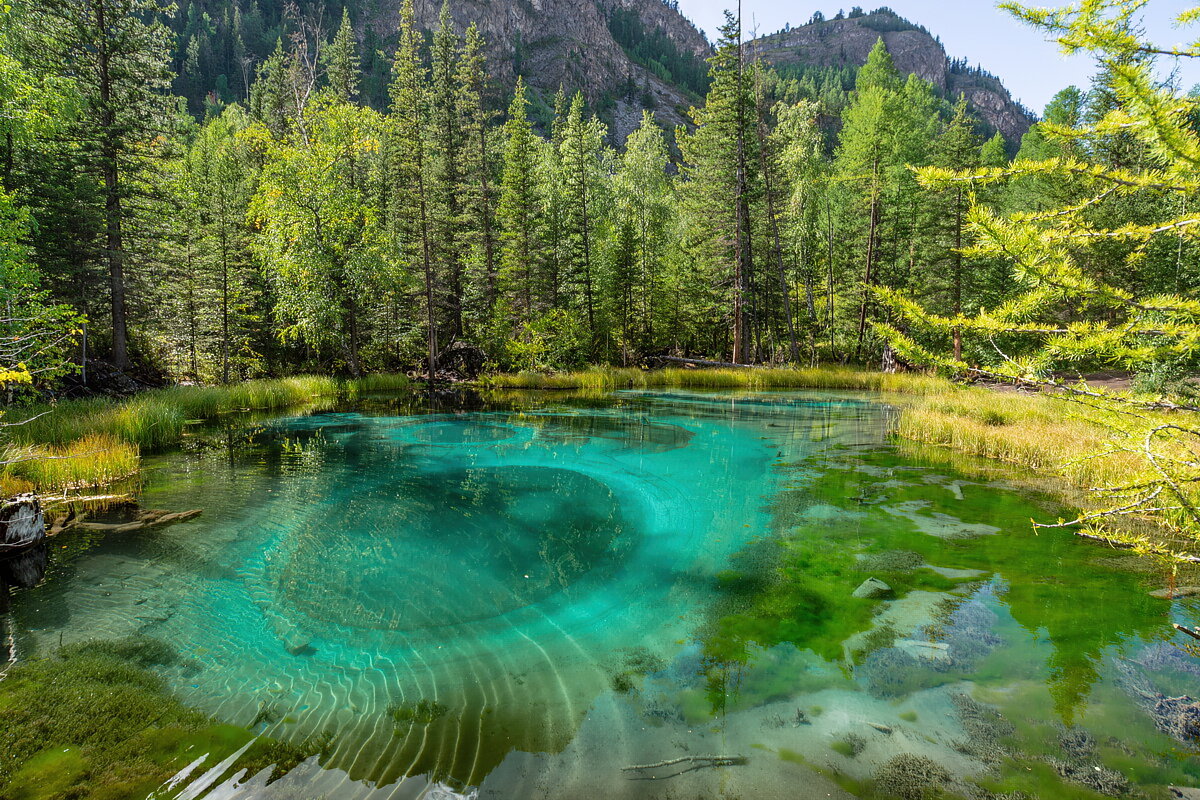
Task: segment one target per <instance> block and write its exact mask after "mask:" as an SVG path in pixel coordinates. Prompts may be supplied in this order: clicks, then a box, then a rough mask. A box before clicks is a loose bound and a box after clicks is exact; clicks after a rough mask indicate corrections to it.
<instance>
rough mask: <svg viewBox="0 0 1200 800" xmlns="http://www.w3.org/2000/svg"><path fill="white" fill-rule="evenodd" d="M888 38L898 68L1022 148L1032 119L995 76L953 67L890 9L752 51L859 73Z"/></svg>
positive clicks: (816, 26) (784, 62)
mask: <svg viewBox="0 0 1200 800" xmlns="http://www.w3.org/2000/svg"><path fill="white" fill-rule="evenodd" d="M880 37H883V41H884V44H885V45H887V49H888V52H889V53H891V55H892V60H893V61H894V62H895V64H896V68H897V69H899V70H900V72H901V73H904V74H908V73H913V74H916V75H917V76H919V77H921V78H924V79H925V80H927V81H929V82H930V83H932V84H933V85H934V87H935V88H936V89H937V90H938V91H939V92H940V93H941V94H943V95H944V96H945V97H947V98H949V99H952V100H953V99H957V98H958V96H959V95H960V94H962V95H965V96H966V98H967V101H968V102H969V103H970V105H971V107H972V108H973V110H974V112H975V113H976V115H978V116H979V118H980V119H981V120H983V122H985V123H986V124H987V125H988V126H989V127H991V128H994V129H996V130H998V131H1000V132H1001V133H1002V134H1004V137H1005V138H1006V139H1007V140H1008V141H1009V142H1017V141H1019V140H1020V138H1021V136H1022V135H1023V134H1024V133H1025V132H1026V131H1027V130H1029V126H1030V124H1032V122H1033V121H1034V118H1033V116H1032V115H1031V114H1030V113H1029V112H1028V111H1027V110H1026V109H1025V108H1023V107H1022V106H1021V105H1020V104H1019V103H1017V102H1016V101H1015V100H1013V98H1012V95H1010V94H1009V92H1008V90H1007V89H1005V88H1004V84H1003V83H1001V82H1000V79H999V78H997V77H995V76H994V75H990V74H988V73H986V72H984V71H982V70H979V69H975V68H970V67H967V66H966V63H965V62H961V61H953V60H951V59H950V58H949V57H948V56H947V55H946V50H945V48H944V47H942V44H941V42H940V41H938V40H937V39H936V38H934V36H933V35H932V34H930V33H929V32H928V31H927V30H925V29H924V28H922V27H920V26H917V25H914V24H912V23H911V22H908V21H907V20H905V19H903V18H901V17H900V16H898V15H896V14H895V13H894V12H892V11H891V10H889V9H886V8H881V9H878V10H876V11H873V12H871V13H870V14H864V15H862V16H855V17H850V18H840V19H839V18H835V19H830V20H821V19H820V18H819V17H818V18H817V20H815V21H813V22H811V23H809V24H808V25H803V26H801V27H798V28H789V29H785V30H783V31H780V32H778V33H773V34H771V35H769V36H763V37H760V38H759V39H757V40H755V42H754V44H753V47H754V49H755V50H756V51H757V52H758V53H759V55H761V56H762V58H763V59H764V60H766V61H768V62H770V63H771V64H774V65H776V66H778V67H781V68H784V69H786V68H787V67H789V66H795V67H834V68H841V67H859V66H862V65H863V64H865V63H866V61H867V55H868V54H869V53H870V52H871V48H872V47H873V46H874V45H875V42H877V41H878V40H879V38H880Z"/></svg>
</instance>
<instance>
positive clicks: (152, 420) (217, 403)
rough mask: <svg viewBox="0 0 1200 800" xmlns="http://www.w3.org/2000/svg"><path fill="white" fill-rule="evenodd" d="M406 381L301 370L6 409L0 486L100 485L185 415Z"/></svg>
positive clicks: (400, 386) (395, 386)
mask: <svg viewBox="0 0 1200 800" xmlns="http://www.w3.org/2000/svg"><path fill="white" fill-rule="evenodd" d="M408 387H409V381H408V378H406V377H405V376H403V375H372V376H369V377H366V378H360V379H358V380H351V381H339V380H337V379H335V378H330V377H325V376H317V375H305V376H299V377H294V378H278V379H266V380H255V381H245V382H243V383H238V384H233V385H230V386H175V387H171V388H169V389H154V390H151V391H148V392H143V393H141V394H138V395H135V396H134V397H131V398H129V399H128V400H122V401H113V400H107V399H103V398H98V399H89V400H70V401H65V402H61V403H56V404H53V405H41V406H30V407H22V408H19V409H13V410H11V411H9V412H8V413H7V415H6V417H7V419H6V421H8V422H18V421H20V420H28V421H27V422H24V423H23V424H19V425H13V426H12V427H10V428H8V429H7V431H6V432H7V435H8V443H7V446H6V449H5V457H4V460H5V461H12V462H13V463H11V464H9V465H7V467H5V468H4V470H3V471H2V472H0V488H3V489H24V490H26V491H28V490H29V489H34V490H37V491H50V490H60V489H75V488H82V487H94V486H103V485H105V484H109V483H112V482H114V481H118V480H122V479H124V478H127V477H129V476H131V475H133V474H135V473H136V472H137V470H138V454H139V452H140V451H154V450H162V449H165V448H168V447H172V446H174V445H176V444H178V442H179V440H180V438H181V437H182V436H183V432H184V427H185V425H186V424H187V423H188V422H191V421H201V420H209V419H214V418H216V417H219V416H221V415H222V414H229V413H233V412H238V411H262V410H272V409H280V408H288V407H290V406H296V405H300V404H302V403H305V402H308V401H310V400H314V399H316V398H320V397H350V398H354V397H361V396H362V395H365V394H369V393H371V392H385V391H402V390H404V389H407V388H408Z"/></svg>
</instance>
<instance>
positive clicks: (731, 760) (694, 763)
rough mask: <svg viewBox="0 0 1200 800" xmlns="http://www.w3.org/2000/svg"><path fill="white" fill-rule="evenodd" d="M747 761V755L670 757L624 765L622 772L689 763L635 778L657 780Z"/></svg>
mask: <svg viewBox="0 0 1200 800" xmlns="http://www.w3.org/2000/svg"><path fill="white" fill-rule="evenodd" d="M746 761H747V759H746V757H745V756H680V757H679V758H668V759H667V760H666V761H658V762H656V763H654V764H634V765H633V766H630V767H622V768H621V771H622V772H641V771H643V770H648V769H661V768H662V767H673V766H676V765H679V764H688V765H689V766H688V767H687V768H686V769H682V770H680V771H679V772H673V773H671V774H670V775H645V776H639V777H637V778H635V780H650V781H657V780H662V779H663V778H673V777H675V776H676V775H682V774H683V773H685V772H691V771H692V770H695V769H704V768H705V767H732V766H737V765H741V764H745V763H746Z"/></svg>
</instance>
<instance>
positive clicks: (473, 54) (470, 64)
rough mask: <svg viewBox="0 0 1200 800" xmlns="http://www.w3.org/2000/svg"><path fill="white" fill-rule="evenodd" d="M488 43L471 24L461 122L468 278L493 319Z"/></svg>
mask: <svg viewBox="0 0 1200 800" xmlns="http://www.w3.org/2000/svg"><path fill="white" fill-rule="evenodd" d="M484 47H485V43H484V40H483V36H482V34H480V33H479V28H478V27H477V26H476V25H475V24H474V23H472V24H471V25H469V26H468V27H467V33H466V36H465V37H464V42H463V49H462V54H461V56H460V57H459V61H458V71H457V76H456V82H457V96H456V100H457V107H458V117H459V120H460V124H461V125H462V151H461V157H462V181H463V193H464V195H465V197H464V201H463V205H464V219H465V221H466V224H465V226H464V227H465V229H464V231H463V233H464V236H466V237H468V241H469V242H470V243H472V244H473V245H474V249H475V254H474V258H473V262H474V263H475V264H476V265H477V268H476V270H475V272H474V275H473V276H472V278H473V279H472V280H469V281H468V285H472V286H473V288H474V291H475V292H476V293H478V294H480V295H481V296H482V303H481V304H480V306H481V307H480V308H479V309H478V311H477V316H478V317H479V318H480V319H481V320H485V319H487V318H489V317H490V316H491V314H492V311H493V309H494V307H495V304H496V273H497V252H496V251H497V242H496V220H495V213H496V208H495V206H496V198H495V178H494V175H493V169H494V167H493V164H492V161H493V157H492V143H491V141H490V137H491V134H492V131H491V128H490V124H489V123H490V122H491V117H492V115H491V114H490V113H489V111H488V108H487V105H486V101H485V97H484V93H485V91H486V89H487V69H486V61H485V56H484Z"/></svg>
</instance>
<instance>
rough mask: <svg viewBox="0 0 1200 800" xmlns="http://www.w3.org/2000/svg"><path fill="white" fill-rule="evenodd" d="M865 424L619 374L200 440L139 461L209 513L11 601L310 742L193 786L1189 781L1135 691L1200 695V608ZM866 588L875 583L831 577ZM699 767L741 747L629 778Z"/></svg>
mask: <svg viewBox="0 0 1200 800" xmlns="http://www.w3.org/2000/svg"><path fill="white" fill-rule="evenodd" d="M410 412H411V413H410ZM887 413H888V412H887V409H886V407H884V406H882V405H880V404H877V403H874V402H870V399H869V398H862V397H851V396H844V397H842V396H830V395H818V394H803V393H788V394H702V393H687V392H669V393H618V394H617V395H615V396H612V397H607V398H599V399H592V400H586V399H578V398H577V399H574V400H568V399H560V400H555V399H547V398H546V397H543V398H540V399H536V400H533V399H528V398H516V399H514V398H508V399H506V400H503V401H500V400H496V401H495V402H493V403H491V404H488V405H483V406H481V407H475V408H474V410H470V411H466V410H457V411H444V410H443V411H441V412H439V413H417V412H412V410H411V409H409V408H407V407H398V406H395V405H387V404H382V405H377V406H374V407H372V406H371V405H370V404H367V405H364V406H360V407H357V408H354V409H346V410H338V411H329V412H322V413H313V414H309V415H305V416H296V417H287V418H282V419H274V420H268V421H266V422H264V423H262V424H260V425H257V426H250V427H248V428H238V429H231V430H230V431H228V432H226V436H225V437H224V438H223V437H222V436H219V435H217V434H215V433H212V432H199V433H198V434H197V436H196V437H194V441H193V442H192V443H191V444H190V446H189V447H188V448H187V449H186V450H185V451H184V452H182V453H175V454H170V455H166V456H159V457H156V458H154V459H152V460H151V461H150V464H149V466H150V470H149V476H150V477H149V480H148V482H147V485H146V487H145V489H144V491H143V493H142V496H141V498H140V501H141V504H142V506H143V507H148V508H167V509H172V510H182V509H187V508H203V509H204V513H203V515H202V516H201V517H199V518H198V519H197V520H195V521H193V522H188V523H185V524H181V525H177V526H174V527H169V528H165V529H160V530H154V531H147V532H141V533H132V534H124V535H112V534H110V535H107V536H103V537H97V536H95V535H90V536H86V537H85V536H74V537H73V538H70V539H68V538H64V540H63V544H62V545H61V546H60V548H59V549H60V550H61V551H62V552H61V558H60V559H59V562H58V563H57V565H56V566H55V568H54V570H53V572H52V576H51V578H50V579H49V580H48V581H47V582H46V583H45V584H44V585H43V586H41V587H39V588H38V589H36V590H33V591H30V592H27V593H24V594H22V595H20V596H18V598H17V602H16V605H15V609H14V614H13V618H12V624H13V627H14V630H15V632H16V635H15V640H16V642H17V645H18V647H17V651H18V653H19V654H21V655H22V656H23V657H25V658H30V657H32V656H34V655H36V654H43V655H44V654H48V653H52V652H54V651H55V649H56V648H58V647H61V646H63V645H68V646H69V645H71V644H72V643H76V642H83V641H86V640H93V639H119V638H121V637H127V636H131V635H142V636H150V637H154V638H155V639H159V640H163V641H165V642H168V643H170V644H171V645H172V646H173V647H175V648H176V649H177V650H178V651H179V654H180V658H179V659H178V660H176V661H175V663H171V664H165V665H160V666H155V667H154V669H155V670H156V671H157V673H158V674H160V675H161V676H162V677H164V678H165V680H166V684H167V686H168V688H169V689H170V691H171V692H172V693H173V694H174V695H175V696H176V697H178V698H180V699H181V700H182V701H183V702H184V703H186V704H187V705H189V706H191V707H194V708H196V709H199V710H201V711H203V712H204V713H206V714H209V715H212V716H213V717H214V718H215V719H217V720H219V721H221V722H224V723H230V724H233V725H237V726H244V727H249V728H251V729H253V731H254V732H255V733H258V734H262V735H263V736H264V737H268V738H272V739H278V740H282V741H287V742H292V743H297V742H301V743H304V742H315V741H318V739H317V738H315V737H321V736H324V737H325V738H324V739H323V740H322V743H323V745H324V746H323V747H322V748H321V749H322V751H323V752H322V753H321V754H314V756H313V757H312V758H311V759H309V760H308V761H306V762H304V763H302V764H300V765H299V766H296V767H294V768H292V769H291V771H290V772H289V773H288V774H287V775H285V776H283V777H282V778H279V776H278V774H275V775H269V771H263V772H262V773H260V774H258V775H253V774H243V773H236V772H235V770H236V766H237V765H236V763H232V764H231V766H230V768H229V769H228V770H224V769H221V770H217V771H216V774H214V775H211V776H209V778H207V779H205V780H199V781H198V780H197V779H198V778H199V777H200V776H201V773H203V772H204V770H206V769H208V768H210V767H212V766H213V765H214V764H215V763H217V761H219V759H220V758H222V757H224V756H226V755H229V753H227V752H218V751H217V750H214V751H213V752H210V753H208V760H207V761H205V762H204V763H203V764H202V765H197V764H193V765H192V769H191V771H190V772H186V771H185V772H186V774H185V775H182V776H180V781H179V784H178V786H179V787H184V786H187V785H188V784H189V783H190V784H191V785H192V788H191V789H188V790H186V791H187V792H190V793H191V794H189V795H186V796H201V795H204V794H205V793H206V792H207V794H206V796H209V797H214V798H216V797H263V798H282V797H314V798H315V797H328V798H357V797H362V798H368V797H369V798H376V797H378V798H384V797H389V798H390V797H396V798H402V797H421V796H426V797H455V796H459V795H463V796H473V795H478V796H479V797H489V798H534V797H537V798H580V797H614V798H624V797H629V798H634V797H639V798H640V797H646V798H649V797H679V798H685V797H686V798H694V797H697V798H726V797H729V798H733V797H746V798H750V797H754V798H774V797H780V798H783V797H787V798H797V797H800V798H807V797H814V798H816V797H851V796H861V797H889V796H890V797H896V796H899V797H910V796H911V797H921V796H923V795H922V794H921V793H922V792H927V791H931V790H932V789H933V788H936V789H937V790H938V791H941V792H943V795H941V796H950V797H953V796H962V797H990V796H1005V794H1006V793H1012V792H1025V793H1026V796H1031V797H1037V796H1042V797H1080V798H1089V797H1100V796H1103V795H1102V794H1098V793H1097V791H1098V790H1099V791H1106V792H1109V793H1111V792H1114V791H1118V790H1119V789H1120V788H1121V781H1122V780H1123V781H1127V785H1128V789H1129V790H1130V791H1136V792H1142V793H1144V794H1145V795H1147V796H1163V797H1165V796H1168V795H1167V788H1166V787H1168V786H1171V785H1177V786H1200V760H1198V759H1197V758H1196V756H1195V748H1194V747H1193V746H1192V744H1191V743H1189V742H1188V741H1187V740H1186V736H1184V737H1182V738H1179V737H1177V736H1173V735H1171V730H1170V719H1169V715H1166V714H1164V712H1163V710H1162V709H1161V708H1160V710H1159V711H1158V712H1155V711H1154V709H1153V706H1154V702H1155V700H1154V699H1155V698H1156V697H1157V696H1158V695H1159V694H1160V693H1161V694H1164V695H1167V696H1171V697H1175V696H1179V695H1183V694H1187V693H1191V694H1193V695H1195V694H1200V659H1197V658H1194V657H1192V656H1190V655H1189V654H1187V653H1184V652H1183V651H1181V650H1180V649H1179V648H1178V647H1176V646H1175V644H1174V643H1175V637H1174V636H1173V631H1172V630H1171V628H1170V623H1171V622H1172V621H1181V622H1191V623H1193V624H1194V623H1195V622H1196V621H1197V619H1198V618H1200V606H1198V605H1197V604H1196V602H1195V601H1193V600H1177V601H1169V600H1162V599H1156V598H1153V597H1151V596H1150V595H1149V594H1148V592H1149V590H1151V589H1158V588H1162V587H1163V586H1164V585H1166V583H1165V582H1166V581H1167V577H1166V576H1164V575H1163V574H1161V572H1157V571H1155V569H1154V568H1152V567H1151V566H1148V565H1147V563H1145V562H1142V561H1139V560H1135V559H1132V558H1130V557H1128V556H1126V555H1123V554H1120V553H1115V552H1114V551H1110V550H1106V549H1104V548H1100V547H1097V546H1095V545H1092V544H1088V543H1085V542H1082V541H1078V540H1075V539H1073V538H1072V537H1070V536H1069V535H1068V534H1065V533H1059V532H1055V533H1043V534H1042V535H1040V536H1034V535H1033V533H1032V531H1031V530H1030V526H1029V519H1030V518H1031V517H1037V518H1041V519H1045V518H1054V517H1056V516H1059V515H1060V514H1063V513H1066V512H1065V511H1063V510H1061V509H1059V508H1057V507H1056V506H1055V505H1054V504H1053V503H1051V502H1049V501H1048V500H1046V499H1045V498H1043V497H1040V496H1039V495H1037V494H1035V493H1031V492H1027V491H1020V490H1017V489H1014V488H1012V485H1011V484H1010V483H1006V482H1004V481H1002V480H1000V479H998V478H997V477H996V476H995V475H991V476H988V475H986V474H985V473H984V472H982V471H981V468H978V467H976V466H971V465H967V466H964V465H962V464H959V465H958V466H957V467H956V466H952V465H950V464H949V463H948V462H947V461H946V460H945V458H944V457H939V456H934V455H932V454H924V455H922V454H915V453H912V452H909V453H901V452H898V451H897V450H896V449H895V448H894V447H893V446H891V445H889V444H888V443H887V441H886V437H885V429H886V415H887ZM868 577H877V578H880V579H882V580H884V581H885V582H887V583H888V585H889V586H891V587H892V589H893V590H894V595H893V596H891V597H889V598H884V599H875V600H872V599H860V598H856V597H853V592H854V590H855V588H856V587H858V586H859V584H861V583H862V582H863V581H864V580H866V579H867V578H868ZM1176 580H1177V581H1180V582H1185V581H1186V580H1187V576H1182V577H1178V578H1176ZM1193 582H1194V583H1195V582H1200V581H1193ZM2 686H3V684H0V687H2ZM2 708H3V694H2V690H0V710H2ZM1174 732H1175V733H1176V734H1178V733H1179V731H1178V730H1175V731H1174ZM46 744H47V746H50V745H58V746H64V745H69V744H70V743H69V742H47V743H46ZM314 747H315V745H314ZM230 749H232V748H230ZM903 754H909V755H910V756H917V757H920V758H924V759H928V761H922V762H913V761H912V760H911V759H910V760H909V761H905V760H904V759H901V760H900V761H899V762H897V761H896V760H895V759H896V757H897V756H900V755H903ZM198 755H204V754H203V753H198V752H191V753H188V754H185V755H181V756H180V759H179V760H178V761H177V762H175V763H174V764H173V766H172V771H173V770H175V769H182V768H184V767H185V766H186V765H187V764H188V763H189V762H192V761H193V760H194V759H195V757H196V756H198ZM698 755H723V756H724V755H728V756H738V757H740V759H742V760H741V761H739V763H737V764H733V765H729V766H716V767H713V766H706V765H705V764H704V762H680V763H679V764H677V765H673V766H669V767H662V768H658V769H655V770H645V771H628V770H623V768H625V767H628V766H632V765H640V764H647V763H653V762H659V761H664V760H669V759H676V758H680V757H685V756H698ZM930 762H932V764H933V765H936V768H935V769H934V770H933V773H929V771H928V770H929V768H930ZM914 763H916V764H917V765H918V767H917V768H915V770H914V768H913V764H914ZM889 764H890V766H889ZM906 765H907V767H908V769H905V767H906ZM922 770H925V772H922ZM269 776H270V777H272V778H277V780H275V781H274V782H271V783H268V777H269ZM1114 787H1116V788H1114ZM989 793H991V794H989ZM166 794H169V793H162V794H161V795H160V796H166ZM28 796H31V797H32V796H40V795H35V794H29V795H28ZM46 796H51V795H46ZM97 796H99V795H97ZM929 796H933V795H929ZM1010 796H1014V797H1015V796H1019V795H1010Z"/></svg>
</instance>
